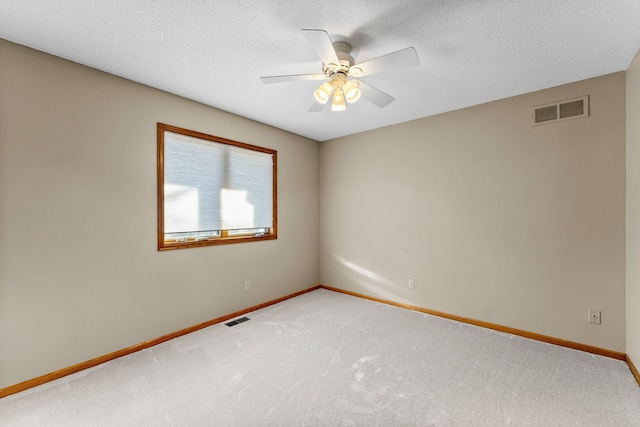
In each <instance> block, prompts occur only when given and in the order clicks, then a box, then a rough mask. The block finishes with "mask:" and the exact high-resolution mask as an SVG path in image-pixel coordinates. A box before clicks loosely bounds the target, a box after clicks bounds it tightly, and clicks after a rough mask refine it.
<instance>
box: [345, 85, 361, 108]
mask: <svg viewBox="0 0 640 427" xmlns="http://www.w3.org/2000/svg"><path fill="white" fill-rule="evenodd" d="M342 90H343V91H344V96H345V98H346V99H347V102H348V103H349V104H352V103H354V102H356V101H357V100H358V99H360V95H361V94H360V89H358V81H356V80H349V81H348V82H346V83H345V84H344V86H342Z"/></svg>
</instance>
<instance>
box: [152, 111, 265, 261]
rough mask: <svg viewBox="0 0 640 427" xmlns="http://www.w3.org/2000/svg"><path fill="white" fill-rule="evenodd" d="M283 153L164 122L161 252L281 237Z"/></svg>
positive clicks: (160, 167) (160, 143)
mask: <svg viewBox="0 0 640 427" xmlns="http://www.w3.org/2000/svg"><path fill="white" fill-rule="evenodd" d="M276 171H277V152H276V151H275V150H270V149H268V148H262V147H257V146H255V145H250V144H245V143H242V142H236V141H231V140H228V139H224V138H219V137H216V136H212V135H206V134H203V133H199V132H194V131H190V130H186V129H181V128H178V127H175V126H170V125H165V124H162V123H158V250H167V249H179V248H190V247H198V246H210V245H219V244H225V243H240V242H253V241H257V240H271V239H276V238H277V219H276V212H277V203H276V201H277V197H276V195H277V191H276V184H277V173H276Z"/></svg>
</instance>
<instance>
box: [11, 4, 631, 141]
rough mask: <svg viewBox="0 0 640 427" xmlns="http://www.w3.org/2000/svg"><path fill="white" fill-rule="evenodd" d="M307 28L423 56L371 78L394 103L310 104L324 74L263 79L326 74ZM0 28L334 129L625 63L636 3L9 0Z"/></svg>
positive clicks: (130, 71)
mask: <svg viewBox="0 0 640 427" xmlns="http://www.w3.org/2000/svg"><path fill="white" fill-rule="evenodd" d="M301 29H324V30H326V31H327V32H328V33H329V35H330V37H331V39H332V40H333V41H334V42H335V41H347V42H348V43H350V44H351V45H352V46H353V52H352V54H353V56H354V57H355V59H356V62H363V61H365V60H367V59H371V58H374V57H377V56H380V55H384V54H386V53H389V52H392V51H396V50H399V49H402V48H405V47H407V46H413V47H415V49H416V51H417V53H418V56H419V58H420V61H421V64H420V65H419V66H418V67H415V68H407V69H399V70H398V71H397V72H394V73H387V74H378V75H372V76H367V77H362V78H361V80H363V81H365V82H366V83H369V84H371V85H373V86H375V87H377V88H378V89H380V90H382V91H384V92H386V93H389V94H390V95H393V96H394V97H395V98H396V100H395V101H394V102H393V103H391V104H390V105H389V106H387V107H386V108H384V109H379V108H378V107H376V106H374V105H373V104H371V103H369V102H367V101H366V100H360V101H358V102H357V103H355V104H350V105H348V107H347V111H345V112H331V111H330V109H329V108H327V109H325V111H323V112H320V113H309V112H307V110H308V108H309V107H310V105H311V104H312V102H313V95H312V94H313V91H314V90H315V88H316V87H317V86H318V85H319V83H318V82H314V81H302V82H290V83H282V84H271V85H264V84H262V83H261V82H260V80H259V77H260V76H269V75H279V74H315V73H319V72H321V61H320V59H319V58H318V57H317V55H316V54H315V53H314V51H313V50H312V49H311V48H310V46H309V45H308V44H307V42H306V40H305V39H304V38H303V36H302V34H301V32H300V30H301ZM0 37H1V38H4V39H6V40H10V41H13V42H16V43H19V44H22V45H25V46H29V47H32V48H35V49H38V50H41V51H44V52H48V53H51V54H53V55H57V56H60V57H63V58H66V59H70V60H72V61H75V62H78V63H81V64H85V65H88V66H90V67H94V68H97V69H99V70H104V71H106V72H109V73H113V74H115V75H118V76H122V77H125V78H127V79H130V80H134V81H137V82H140V83H144V84H146V85H149V86H152V87H155V88H158V89H162V90H165V91H167V92H170V93H174V94H177V95H181V96H183V97H186V98H189V99H192V100H195V101H198V102H201V103H203V104H206V105H210V106H212V107H215V108H218V109H221V110H225V111H229V112H232V113H235V114H238V115H241V116H244V117H248V118H250V119H253V120H256V121H258V122H262V123H267V124H269V125H272V126H275V127H278V128H281V129H285V130H287V131H290V132H293V133H296V134H299V135H303V136H306V137H309V138H312V139H314V140H317V141H324V140H327V139H331V138H336V137H340V136H344V135H349V134H353V133H358V132H362V131H366V130H370V129H375V128H379V127H383V126H388V125H391V124H395V123H401V122H405V121H408V120H413V119H417V118H421V117H426V116H430V115H434V114H438V113H442V112H446V111H451V110H456V109H460V108H464V107H468V106H472V105H477V104H481V103H484V102H488V101H492V100H496V99H501V98H505V97H509V96H514V95H518V94H522V93H527V92H531V91H535V90H539V89H543V88H547V87H552V86H557V85H560V84H564V83H569V82H573V81H578V80H583V79H586V78H590V77H595V76H599V75H603V74H608V73H612V72H616V71H621V70H626V69H627V67H628V66H629V64H630V62H631V60H632V59H633V57H634V55H635V53H636V52H637V51H638V49H639V48H640V1H639V0H537V1H530V0H449V1H426V0H408V1H395V2H392V1H388V0H368V1H367V0H351V1H338V0H323V1H315V2H304V1H297V2H296V1H291V0H254V1H242V0H232V1H229V0H215V1H213V0H209V1H207V0H137V1H132V0H102V1H100V0H56V1H51V0H0ZM0 60H1V58H0ZM0 96H1V94H0ZM550 101H555V100H550Z"/></svg>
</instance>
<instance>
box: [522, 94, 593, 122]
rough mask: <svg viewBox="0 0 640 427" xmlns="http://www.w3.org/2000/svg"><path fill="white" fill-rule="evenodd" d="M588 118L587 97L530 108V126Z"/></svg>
mask: <svg viewBox="0 0 640 427" xmlns="http://www.w3.org/2000/svg"><path fill="white" fill-rule="evenodd" d="M582 117H589V95H585V96H581V97H579V98H573V99H567V100H565V101H557V102H553V103H551V104H545V105H538V106H536V107H533V108H532V111H531V121H532V124H533V125H534V126H535V125H540V124H546V123H555V122H559V121H564V120H570V119H579V118H582Z"/></svg>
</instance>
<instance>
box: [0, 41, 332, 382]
mask: <svg viewBox="0 0 640 427" xmlns="http://www.w3.org/2000/svg"><path fill="white" fill-rule="evenodd" d="M156 122H165V123H169V124H173V125H176V126H181V127H185V128H189V129H193V130H198V131H202V132H206V133H211V134H214V135H218V136H222V137H225V138H230V139H236V140H239V141H243V142H247V143H251V144H256V145H261V146H265V147H269V148H273V149H276V150H278V166H279V170H278V184H279V186H278V195H279V204H278V206H279V237H278V239H277V240H275V241H266V242H256V243H250V244H235V245H224V246H218V247H208V248H198V249H187V250H178V251H169V252H158V251H157V250H156V227H157V225H156V224H157V221H156ZM319 150H320V147H319V144H318V143H317V142H314V141H311V140H308V139H304V138H302V137H298V136H294V135H292V134H289V133H286V132H283V131H280V130H277V129H274V128H271V127H268V126H265V125H262V124H258V123H255V122H252V121H249V120H247V119H244V118H241V117H238V116H234V115H231V114H227V113H224V112H221V111H217V110H215V109H212V108H209V107H206V106H203V105H201V104H197V103H195V102H191V101H188V100H185V99H182V98H179V97H176V96H172V95H169V94H167V93H164V92H161V91H158V90H155V89H151V88H149V87H146V86H142V85H140V84H137V83H133V82H130V81H126V80H123V79H121V78H118V77H114V76H112V75H108V74H105V73H102V72H99V71H96V70H93V69H90V68H86V67H83V66H80V65H77V64H74V63H71V62H68V61H65V60H62V59H59V58H56V57H53V56H49V55H45V54H43V53H40V52H37V51H33V50H30V49H26V48H24V47H21V46H18V45H15V44H11V43H9V42H6V41H4V40H0V388H2V387H5V386H8V385H12V384H15V383H18V382H21V381H23V380H27V379H30V378H33V377H36V376H39V375H42V374H46V373H49V372H52V371H55V370H58V369H61V368H64V367H66V366H70V365H72V364H75V363H78V362H81V361H85V360H88V359H91V358H93V357H96V356H99V355H103V354H106V353H109V352H112V351H115V350H118V349H121V348H124V347H127V346H130V345H133V344H137V343H140V342H143V341H145V340H148V339H152V338H155V337H158V336H161V335H163V334H166V333H170V332H173V331H176V330H179V329H181V328H184V327H187V326H191V325H194V324H197V323H200V322H203V321H206V320H209V319H212V318H215V317H217V316H220V315H224V314H228V313H231V312H233V311H235V310H238V309H242V308H246V307H249V306H252V305H255V304H258V303H261V302H264V301H267V300H270V299H273V298H277V297H281V296H283V295H286V294H289V293H292V292H295V291H298V290H301V289H305V288H308V287H310V286H313V285H316V284H317V283H318V281H319V261H318V260H319V226H318V223H319V220H318V212H319V194H318V193H319ZM245 280H251V282H252V290H251V291H250V292H245V291H244V290H243V286H244V282H245Z"/></svg>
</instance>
